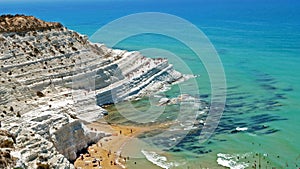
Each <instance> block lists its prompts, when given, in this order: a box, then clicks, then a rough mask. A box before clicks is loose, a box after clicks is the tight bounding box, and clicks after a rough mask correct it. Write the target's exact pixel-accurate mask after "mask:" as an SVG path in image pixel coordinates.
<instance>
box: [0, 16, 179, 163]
mask: <svg viewBox="0 0 300 169" xmlns="http://www.w3.org/2000/svg"><path fill="white" fill-rule="evenodd" d="M0 66H1V71H0V83H1V86H0V96H1V97H0V121H1V130H3V132H6V131H10V133H11V134H12V138H14V139H15V140H14V142H13V144H11V143H12V142H9V144H6V146H7V147H1V148H2V149H4V148H9V147H11V146H13V147H14V148H13V149H14V151H13V152H9V153H10V154H11V156H12V157H14V158H15V159H17V160H15V161H16V163H12V164H15V165H16V166H19V167H28V168H37V167H38V166H48V167H50V168H73V165H72V164H71V163H70V162H69V161H72V160H74V159H75V158H76V153H77V152H78V151H80V150H81V149H83V148H86V147H87V145H88V144H90V143H92V142H95V141H97V140H98V139H99V138H102V137H105V136H107V135H108V134H106V133H102V132H92V131H90V130H88V129H87V128H86V127H85V126H84V125H83V124H82V121H86V122H92V121H95V120H97V119H99V118H102V117H103V115H104V114H107V111H106V110H104V109H103V108H101V107H100V106H102V105H105V104H111V103H115V102H120V101H124V100H129V99H136V98H140V97H142V96H145V95H148V94H149V93H153V92H156V91H158V90H159V89H160V88H162V87H164V86H165V85H170V84H172V83H173V82H176V81H178V80H181V79H183V78H184V77H183V76H182V74H180V73H179V72H177V71H175V70H174V69H173V67H172V65H170V64H168V62H167V60H166V59H150V58H146V57H144V56H142V55H141V54H140V53H138V52H127V51H124V50H116V49H110V48H107V47H106V46H105V45H103V44H93V43H91V42H89V41H88V40H87V37H86V36H82V35H80V34H78V33H76V32H74V31H71V30H68V29H66V28H65V27H63V26H62V25H61V24H59V23H51V22H44V21H41V20H39V19H36V18H34V17H31V16H2V17H0ZM0 139H4V140H10V139H9V138H6V137H5V138H2V137H1V138H0ZM10 141H11V140H10Z"/></svg>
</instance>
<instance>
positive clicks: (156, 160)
mask: <svg viewBox="0 0 300 169" xmlns="http://www.w3.org/2000/svg"><path fill="white" fill-rule="evenodd" d="M141 152H142V153H143V154H144V156H145V157H146V159H147V160H148V161H150V162H151V163H153V164H155V165H157V166H159V167H161V168H164V169H169V168H171V167H177V166H179V164H178V163H173V162H168V159H167V157H165V156H162V155H159V154H157V153H156V152H153V151H145V150H142V151H141Z"/></svg>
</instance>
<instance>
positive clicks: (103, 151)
mask: <svg viewBox="0 0 300 169" xmlns="http://www.w3.org/2000/svg"><path fill="white" fill-rule="evenodd" d="M86 126H87V127H88V128H90V129H92V130H94V131H102V132H108V133H111V134H112V135H111V136H109V137H104V138H102V139H100V140H99V141H98V142H97V143H96V144H92V145H91V146H89V147H88V148H87V153H85V154H81V155H80V156H79V157H78V158H77V159H76V161H75V162H74V166H75V168H77V169H80V168H85V169H86V168H87V169H90V168H101V167H102V168H110V169H125V168H127V167H126V162H128V161H129V160H131V159H130V157H128V156H122V149H123V147H124V146H125V145H126V143H128V142H129V141H130V140H131V139H133V138H135V137H136V136H138V135H139V134H141V133H143V132H146V131H148V130H150V128H146V127H137V126H123V125H114V124H107V123H106V122H105V120H104V119H103V121H102V120H99V121H96V122H93V123H90V124H87V125H86ZM100 166H101V167H100Z"/></svg>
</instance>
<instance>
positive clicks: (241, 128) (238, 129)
mask: <svg viewBox="0 0 300 169" xmlns="http://www.w3.org/2000/svg"><path fill="white" fill-rule="evenodd" d="M235 130H236V131H247V130H248V127H237V128H236V129H235Z"/></svg>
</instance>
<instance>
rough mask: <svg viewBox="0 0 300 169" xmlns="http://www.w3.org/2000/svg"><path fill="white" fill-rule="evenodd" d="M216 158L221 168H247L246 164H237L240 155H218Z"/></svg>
mask: <svg viewBox="0 0 300 169" xmlns="http://www.w3.org/2000/svg"><path fill="white" fill-rule="evenodd" d="M217 156H218V158H217V163H218V164H219V165H221V166H224V167H228V168H230V169H245V168H247V167H248V166H249V164H248V163H245V162H239V160H238V158H237V157H238V156H240V155H230V154H222V153H218V154H217ZM244 156H245V155H244Z"/></svg>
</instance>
